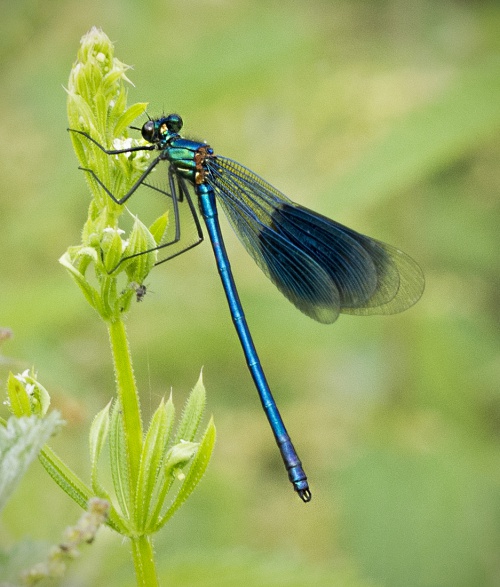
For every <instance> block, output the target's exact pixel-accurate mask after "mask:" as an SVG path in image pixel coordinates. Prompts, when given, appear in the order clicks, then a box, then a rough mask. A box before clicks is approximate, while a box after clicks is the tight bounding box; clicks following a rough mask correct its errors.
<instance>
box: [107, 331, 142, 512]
mask: <svg viewBox="0 0 500 587" xmlns="http://www.w3.org/2000/svg"><path fill="white" fill-rule="evenodd" d="M108 332H109V339H110V342H111V352H112V354H113V364H114V368H115V377H116V388H117V396H118V399H119V401H120V405H121V408H122V418H123V428H124V432H125V443H126V446H127V456H128V467H129V486H130V495H131V496H133V498H132V500H131V503H132V504H133V503H135V494H136V491H137V479H138V476H139V465H140V459H141V452H142V421H141V410H140V405H139V393H138V391H137V386H136V383H135V377H134V371H133V369H132V357H131V355H130V349H129V345H128V340H127V333H126V330H125V324H124V323H123V321H122V320H115V321H110V322H108ZM131 514H132V519H134V513H133V512H131Z"/></svg>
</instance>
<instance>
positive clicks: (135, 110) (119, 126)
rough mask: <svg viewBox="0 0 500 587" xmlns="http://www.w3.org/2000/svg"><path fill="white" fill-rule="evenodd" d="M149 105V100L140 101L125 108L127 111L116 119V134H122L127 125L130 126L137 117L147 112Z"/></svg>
mask: <svg viewBox="0 0 500 587" xmlns="http://www.w3.org/2000/svg"><path fill="white" fill-rule="evenodd" d="M147 106H148V103H147V102H139V103H137V104H133V105H132V106H130V107H129V108H127V110H125V112H124V113H123V114H122V115H121V116H120V117H119V118H118V120H117V121H116V124H115V128H114V130H113V134H114V136H115V137H120V136H122V134H123V133H124V132H125V130H126V129H127V127H128V126H130V125H131V124H132V123H133V122H134V120H135V119H136V118H138V117H139V116H141V115H142V114H144V112H146V108H147Z"/></svg>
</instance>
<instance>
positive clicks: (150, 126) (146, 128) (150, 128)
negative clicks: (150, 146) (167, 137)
mask: <svg viewBox="0 0 500 587" xmlns="http://www.w3.org/2000/svg"><path fill="white" fill-rule="evenodd" d="M141 134H142V138H143V139H144V140H145V141H148V142H149V143H152V142H154V138H155V123H154V121H153V120H148V121H147V122H145V123H144V124H143V126H142V129H141Z"/></svg>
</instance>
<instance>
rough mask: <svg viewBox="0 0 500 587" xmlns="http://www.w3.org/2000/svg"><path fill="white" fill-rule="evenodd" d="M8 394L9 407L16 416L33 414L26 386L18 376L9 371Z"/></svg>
mask: <svg viewBox="0 0 500 587" xmlns="http://www.w3.org/2000/svg"><path fill="white" fill-rule="evenodd" d="M7 395H8V398H9V409H10V411H11V412H12V414H14V416H16V417H18V418H20V417H21V416H30V415H31V403H30V398H29V395H28V392H27V391H26V388H25V386H24V385H23V384H22V383H21V381H19V378H18V376H16V375H14V374H13V373H9V377H8V379H7Z"/></svg>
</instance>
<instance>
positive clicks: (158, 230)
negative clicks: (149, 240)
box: [149, 211, 168, 245]
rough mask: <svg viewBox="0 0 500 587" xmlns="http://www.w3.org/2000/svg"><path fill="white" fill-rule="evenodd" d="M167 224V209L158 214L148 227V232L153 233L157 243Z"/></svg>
mask: <svg viewBox="0 0 500 587" xmlns="http://www.w3.org/2000/svg"><path fill="white" fill-rule="evenodd" d="M167 226H168V211H166V212H165V214H162V215H161V216H159V217H158V218H157V219H156V220H155V221H154V222H153V224H151V226H150V227H149V232H150V233H151V234H152V235H153V238H154V239H155V242H156V244H157V245H159V244H160V243H161V241H162V240H163V237H164V236H165V233H166V231H167Z"/></svg>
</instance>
